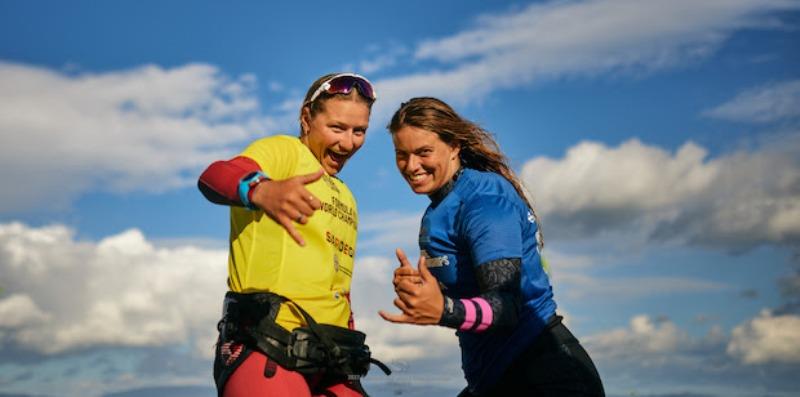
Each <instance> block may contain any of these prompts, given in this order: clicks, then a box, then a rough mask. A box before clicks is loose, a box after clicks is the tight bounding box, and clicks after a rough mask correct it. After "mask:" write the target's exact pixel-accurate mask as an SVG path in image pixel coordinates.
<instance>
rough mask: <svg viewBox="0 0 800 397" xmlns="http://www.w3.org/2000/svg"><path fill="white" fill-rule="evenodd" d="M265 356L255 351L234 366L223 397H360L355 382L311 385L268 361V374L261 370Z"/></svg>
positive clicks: (300, 375)
mask: <svg viewBox="0 0 800 397" xmlns="http://www.w3.org/2000/svg"><path fill="white" fill-rule="evenodd" d="M269 360H270V358H269V357H267V356H266V355H264V354H263V353H261V352H259V351H253V352H251V353H250V354H249V355H248V356H247V358H246V359H245V360H244V361H243V362H242V363H241V364H240V365H239V367H237V368H236V370H235V371H234V372H233V374H231V376H230V378H228V381H227V382H226V384H225V390H224V392H223V397H246V396H255V397H258V396H269V397H362V396H363V394H362V393H361V392H360V391H359V390H361V387H360V385H359V384H358V383H353V382H348V381H346V380H343V381H342V382H340V383H334V384H326V385H324V386H317V385H314V384H313V383H314V382H313V380H312V381H310V380H309V379H307V378H306V377H305V376H303V375H302V374H300V373H299V372H295V371H290V370H287V369H285V368H283V367H281V366H280V365H277V363H274V362H273V363H269V364H272V371H270V372H273V371H274V373H272V374H271V376H269V377H267V376H266V375H265V374H264V372H265V368H266V367H267V364H268V361H269Z"/></svg>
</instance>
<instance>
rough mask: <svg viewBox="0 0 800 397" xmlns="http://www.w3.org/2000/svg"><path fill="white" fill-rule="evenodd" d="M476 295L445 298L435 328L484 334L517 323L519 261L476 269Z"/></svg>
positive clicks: (517, 259)
mask: <svg viewBox="0 0 800 397" xmlns="http://www.w3.org/2000/svg"><path fill="white" fill-rule="evenodd" d="M476 276H477V278H478V285H479V287H480V291H481V292H480V294H478V295H477V296H474V297H471V298H462V299H452V298H449V297H445V301H444V312H443V313H442V318H441V320H440V321H439V325H442V326H446V327H450V328H456V329H459V330H461V331H466V332H485V331H487V330H490V329H496V328H502V327H510V326H513V325H514V324H516V323H517V318H518V314H519V308H520V301H521V299H520V291H519V281H520V260H519V258H510V259H500V260H496V261H491V262H487V263H484V264H482V265H480V266H478V267H476Z"/></svg>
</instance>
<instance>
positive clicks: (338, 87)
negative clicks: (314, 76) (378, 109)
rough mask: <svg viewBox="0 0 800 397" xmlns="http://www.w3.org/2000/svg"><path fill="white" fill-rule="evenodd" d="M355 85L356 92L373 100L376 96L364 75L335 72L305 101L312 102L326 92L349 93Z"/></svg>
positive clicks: (332, 93)
mask: <svg viewBox="0 0 800 397" xmlns="http://www.w3.org/2000/svg"><path fill="white" fill-rule="evenodd" d="M353 87H355V88H356V89H357V90H358V92H360V93H361V95H363V96H364V97H365V98H367V99H369V100H371V101H374V100H375V99H376V98H377V97H376V96H375V90H374V89H373V88H372V83H370V82H369V80H367V78H366V77H364V76H360V75H357V74H355V73H340V74H337V75H335V76H333V77H331V78H329V79H328V80H325V82H324V83H322V84H321V85H320V86H319V88H317V90H316V91H314V93H313V94H311V97H310V98H309V99H308V101H306V104H309V103H312V102H314V101H315V100H316V99H317V98H318V97H319V95H320V94H322V93H323V92H326V93H328V94H331V95H334V94H345V95H347V94H349V93H350V91H352V90H353Z"/></svg>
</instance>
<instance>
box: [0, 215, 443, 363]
mask: <svg viewBox="0 0 800 397" xmlns="http://www.w3.org/2000/svg"><path fill="white" fill-rule="evenodd" d="M356 266H357V270H356V272H355V275H354V280H353V286H352V299H353V308H354V312H355V319H356V325H357V327H358V328H359V329H360V330H363V331H365V332H366V333H367V335H368V336H367V343H369V344H370V347H371V349H372V351H373V352H374V354H375V357H377V358H379V359H382V360H387V361H389V362H398V361H400V362H402V361H406V360H414V359H419V358H423V357H424V358H436V357H440V356H453V357H457V355H458V353H457V351H458V350H457V349H458V347H457V341H456V337H455V335H454V333H453V331H452V330H449V329H444V328H441V327H417V326H410V325H408V326H402V325H395V324H390V323H388V322H386V321H384V320H383V319H381V318H380V317H378V314H377V312H378V310H382V309H383V310H388V311H394V310H396V309H395V308H394V306H393V304H392V301H393V299H394V293H393V292H394V290H393V288H392V286H391V277H392V272H393V271H394V267H395V266H396V265H395V260H394V259H388V258H385V257H364V258H358V259H357V263H356ZM226 271H227V251H226V250H225V249H202V248H197V247H193V246H170V247H168V248H157V247H155V246H154V245H153V244H152V242H150V241H148V240H147V239H146V238H145V236H144V235H143V234H142V233H141V232H140V231H138V230H136V229H131V230H128V231H125V232H123V233H120V234H117V235H113V236H109V237H106V238H104V239H102V240H100V241H98V242H89V241H80V240H76V239H75V236H74V233H73V231H72V230H70V229H68V228H66V227H64V226H60V225H54V226H48V227H42V228H31V227H28V226H26V225H23V224H20V223H9V224H0V274H3V279H2V287H3V295H0V335H3V336H2V337H0V350H2V348H3V347H4V346H8V344H20V345H22V346H25V347H27V348H29V349H32V350H34V351H37V352H39V353H42V354H53V353H60V352H66V351H71V350H75V349H79V348H88V347H103V346H110V347H115V346H123V347H148V346H172V345H185V346H188V347H189V348H193V349H194V350H195V355H197V356H198V357H203V358H206V359H208V358H210V357H211V355H212V353H213V351H212V346H213V344H214V340H215V338H216V322H217V321H218V320H219V315H220V310H221V302H222V297H223V295H224V292H225V290H226V289H227V288H226V284H225V279H226Z"/></svg>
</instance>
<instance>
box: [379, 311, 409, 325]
mask: <svg viewBox="0 0 800 397" xmlns="http://www.w3.org/2000/svg"><path fill="white" fill-rule="evenodd" d="M378 315H380V316H381V317H383V319H384V320H386V321H388V322H391V323H396V324H409V323H411V318H410V317H408V316H406V315H405V314H389V313H386V312H384V311H383V310H381V311H379V312H378Z"/></svg>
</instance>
